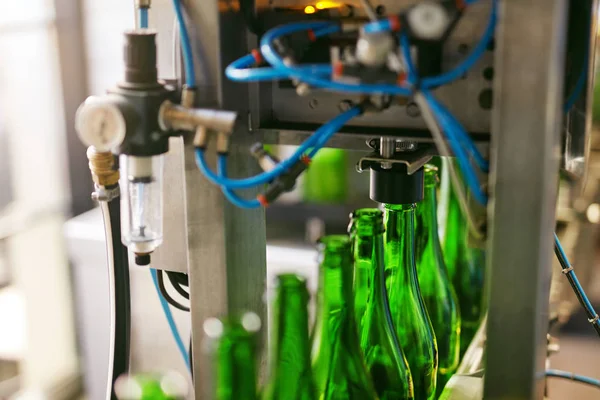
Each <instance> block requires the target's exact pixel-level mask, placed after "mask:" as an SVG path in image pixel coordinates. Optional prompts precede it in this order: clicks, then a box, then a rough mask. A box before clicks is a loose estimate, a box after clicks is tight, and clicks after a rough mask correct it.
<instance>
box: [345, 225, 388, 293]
mask: <svg viewBox="0 0 600 400" xmlns="http://www.w3.org/2000/svg"><path fill="white" fill-rule="evenodd" d="M353 240H354V263H355V268H357V269H358V268H362V269H366V270H367V271H366V272H367V274H366V276H367V277H368V280H366V281H360V282H355V284H356V285H360V287H356V288H355V290H356V289H358V290H361V289H362V290H365V289H366V290H373V291H374V292H376V293H377V294H378V293H379V292H380V289H381V288H382V287H383V286H382V285H383V284H384V283H385V282H384V280H385V278H384V276H383V274H384V247H383V240H384V237H383V233H376V234H374V235H371V236H365V235H355V236H353ZM375 298H377V296H375Z"/></svg>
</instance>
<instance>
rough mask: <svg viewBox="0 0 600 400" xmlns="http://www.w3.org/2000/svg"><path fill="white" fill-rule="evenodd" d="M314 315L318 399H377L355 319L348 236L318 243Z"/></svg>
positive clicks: (313, 336)
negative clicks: (316, 291) (317, 281)
mask: <svg viewBox="0 0 600 400" xmlns="http://www.w3.org/2000/svg"><path fill="white" fill-rule="evenodd" d="M319 258H320V270H319V291H318V297H317V317H316V323H315V328H314V332H313V335H312V366H313V376H314V379H315V384H316V387H317V397H318V399H319V400H372V399H377V398H378V397H377V394H376V393H375V389H374V387H373V383H372V381H371V377H370V375H369V372H368V371H367V368H366V365H365V362H364V359H363V356H362V352H361V349H360V343H359V339H358V330H357V326H356V321H355V319H354V304H353V298H352V267H353V260H352V248H351V242H350V238H349V237H348V236H341V235H332V236H325V237H323V238H322V239H321V240H320V245H319Z"/></svg>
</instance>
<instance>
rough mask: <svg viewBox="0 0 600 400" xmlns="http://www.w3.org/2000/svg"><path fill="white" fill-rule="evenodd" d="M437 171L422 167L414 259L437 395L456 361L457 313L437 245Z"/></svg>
mask: <svg viewBox="0 0 600 400" xmlns="http://www.w3.org/2000/svg"><path fill="white" fill-rule="evenodd" d="M437 177H438V175H437V168H436V167H435V166H433V165H426V166H425V197H424V199H423V201H422V202H420V203H419V204H417V221H416V225H417V237H416V242H415V259H416V264H417V273H418V277H419V287H420V289H421V295H422V297H423V300H424V301H425V305H426V306H427V314H428V315H429V318H430V320H431V324H432V326H433V330H434V333H435V337H436V341H437V345H438V357H439V364H438V382H437V386H438V393H439V392H441V390H442V389H443V388H444V386H445V384H446V382H447V381H448V380H449V379H450V377H451V376H452V374H453V373H454V371H455V370H456V368H457V367H458V362H459V360H460V329H461V328H460V326H461V321H460V311H459V308H458V300H457V299H456V295H455V293H454V289H453V287H452V283H451V282H450V279H449V278H448V272H447V270H446V264H445V263H444V257H443V254H442V249H441V245H440V239H439V236H438V224H437V206H436V197H437V196H436V191H437V183H438V178H437Z"/></svg>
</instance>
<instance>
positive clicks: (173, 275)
mask: <svg viewBox="0 0 600 400" xmlns="http://www.w3.org/2000/svg"><path fill="white" fill-rule="evenodd" d="M181 275H183V276H185V277H186V278H185V280H187V276H186V275H185V274H180V273H177V272H171V271H167V278H169V281H170V282H171V285H172V286H173V289H175V290H176V291H177V293H179V294H180V295H181V296H182V297H184V298H185V299H187V300H189V299H190V294H189V292H188V291H187V290H185V289H184V288H183V287H184V286H188V285H187V284H185V283H182V282H183V281H184V279H183V278H181V277H180V276H181Z"/></svg>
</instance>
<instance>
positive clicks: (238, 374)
mask: <svg viewBox="0 0 600 400" xmlns="http://www.w3.org/2000/svg"><path fill="white" fill-rule="evenodd" d="M226 329H228V330H229V329H230V330H229V332H228V333H226V334H225V335H223V337H222V338H221V339H220V340H219V345H218V350H217V352H218V362H217V385H216V387H217V388H216V389H217V390H216V392H217V398H218V399H222V400H234V399H239V398H244V399H246V398H247V399H255V398H256V370H255V359H254V355H255V353H254V344H253V338H252V335H251V334H249V333H248V332H247V331H245V330H244V329H243V328H242V327H241V326H240V327H238V326H236V327H231V328H226Z"/></svg>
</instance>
